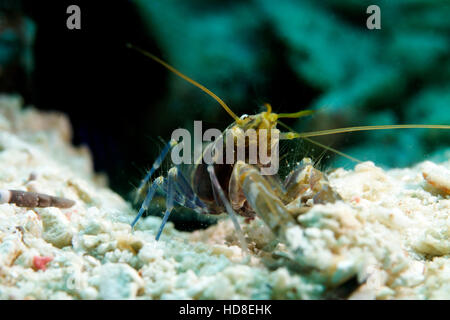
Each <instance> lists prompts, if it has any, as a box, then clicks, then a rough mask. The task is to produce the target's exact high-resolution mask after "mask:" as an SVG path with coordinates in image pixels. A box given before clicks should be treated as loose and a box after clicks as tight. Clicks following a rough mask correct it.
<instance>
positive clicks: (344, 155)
mask: <svg viewBox="0 0 450 320" xmlns="http://www.w3.org/2000/svg"><path fill="white" fill-rule="evenodd" d="M277 123H278V124H280V125H281V126H283V127H285V128H286V129H288V130H289V131H290V132H291V133H292V135H291V137H290V138H292V139H295V138H298V137H297V135H300V133H298V132H296V131H295V130H293V129H292V128H290V127H289V126H288V125H286V124H284V123H283V122H281V121H279V120H278V121H277ZM301 138H302V139H304V140H306V141H308V142H310V143H312V144H315V145H317V146H319V147H321V148H323V149H325V150H328V151H331V152H334V153H336V154H338V155H340V156H342V157H345V158H347V159H350V160H351V161H355V162H358V163H361V162H362V161H361V160H358V159H356V158H354V157H352V156H350V155H348V154H345V153H343V152H341V151H339V150H336V149H334V148H332V147H330V146H326V145H324V144H322V143H320V142H317V141H314V140H312V139H309V138H307V137H301Z"/></svg>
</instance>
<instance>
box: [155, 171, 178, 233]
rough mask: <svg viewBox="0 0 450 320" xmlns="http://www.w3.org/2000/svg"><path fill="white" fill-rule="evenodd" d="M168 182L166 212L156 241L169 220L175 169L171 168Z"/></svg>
mask: <svg viewBox="0 0 450 320" xmlns="http://www.w3.org/2000/svg"><path fill="white" fill-rule="evenodd" d="M168 176H169V177H168V182H167V196H166V211H165V212H164V218H163V221H162V222H161V226H160V227H159V230H158V233H157V234H156V241H158V240H159V238H160V237H161V233H162V231H163V230H164V226H165V225H166V223H167V219H169V216H170V213H171V212H172V209H173V202H174V197H175V188H174V187H175V185H174V182H175V179H176V177H177V169H176V168H171V169H170V170H169V174H168Z"/></svg>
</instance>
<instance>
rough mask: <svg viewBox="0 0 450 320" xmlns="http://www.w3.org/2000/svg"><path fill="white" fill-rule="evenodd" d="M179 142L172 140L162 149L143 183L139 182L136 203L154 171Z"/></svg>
mask: <svg viewBox="0 0 450 320" xmlns="http://www.w3.org/2000/svg"><path fill="white" fill-rule="evenodd" d="M176 145H177V142H176V141H175V140H170V141H169V142H168V143H167V144H166V145H165V146H164V148H163V150H162V151H161V154H160V155H159V156H158V158H156V160H155V162H154V163H153V166H152V168H151V169H150V170H149V171H148V173H147V174H146V176H145V178H144V179H142V181H141V183H140V184H139V187H138V189H137V192H136V196H135V199H134V202H135V203H136V202H137V201H138V200H139V196H140V195H141V194H142V192H143V190H144V188H145V186H146V185H147V183H148V182H149V181H150V179H151V177H152V175H153V173H155V171H156V170H158V168H159V167H160V166H161V163H162V162H163V161H164V159H165V158H166V156H167V153H169V150H170V149H171V148H172V147H174V146H176Z"/></svg>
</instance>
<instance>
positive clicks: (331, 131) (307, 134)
mask: <svg viewBox="0 0 450 320" xmlns="http://www.w3.org/2000/svg"><path fill="white" fill-rule="evenodd" d="M391 129H445V130H448V129H450V125H443V124H393V125H380V126H359V127H348V128H339V129H329V130H321V131H312V132H304V133H298V132H292V134H293V135H292V138H308V137H317V136H325V135H329V134H336V133H345V132H354V131H371V130H391Z"/></svg>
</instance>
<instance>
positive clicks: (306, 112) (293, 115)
mask: <svg viewBox="0 0 450 320" xmlns="http://www.w3.org/2000/svg"><path fill="white" fill-rule="evenodd" d="M313 113H314V110H302V111H299V112H294V113H279V114H278V118H301V117H306V116H309V115H311V114H313Z"/></svg>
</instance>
